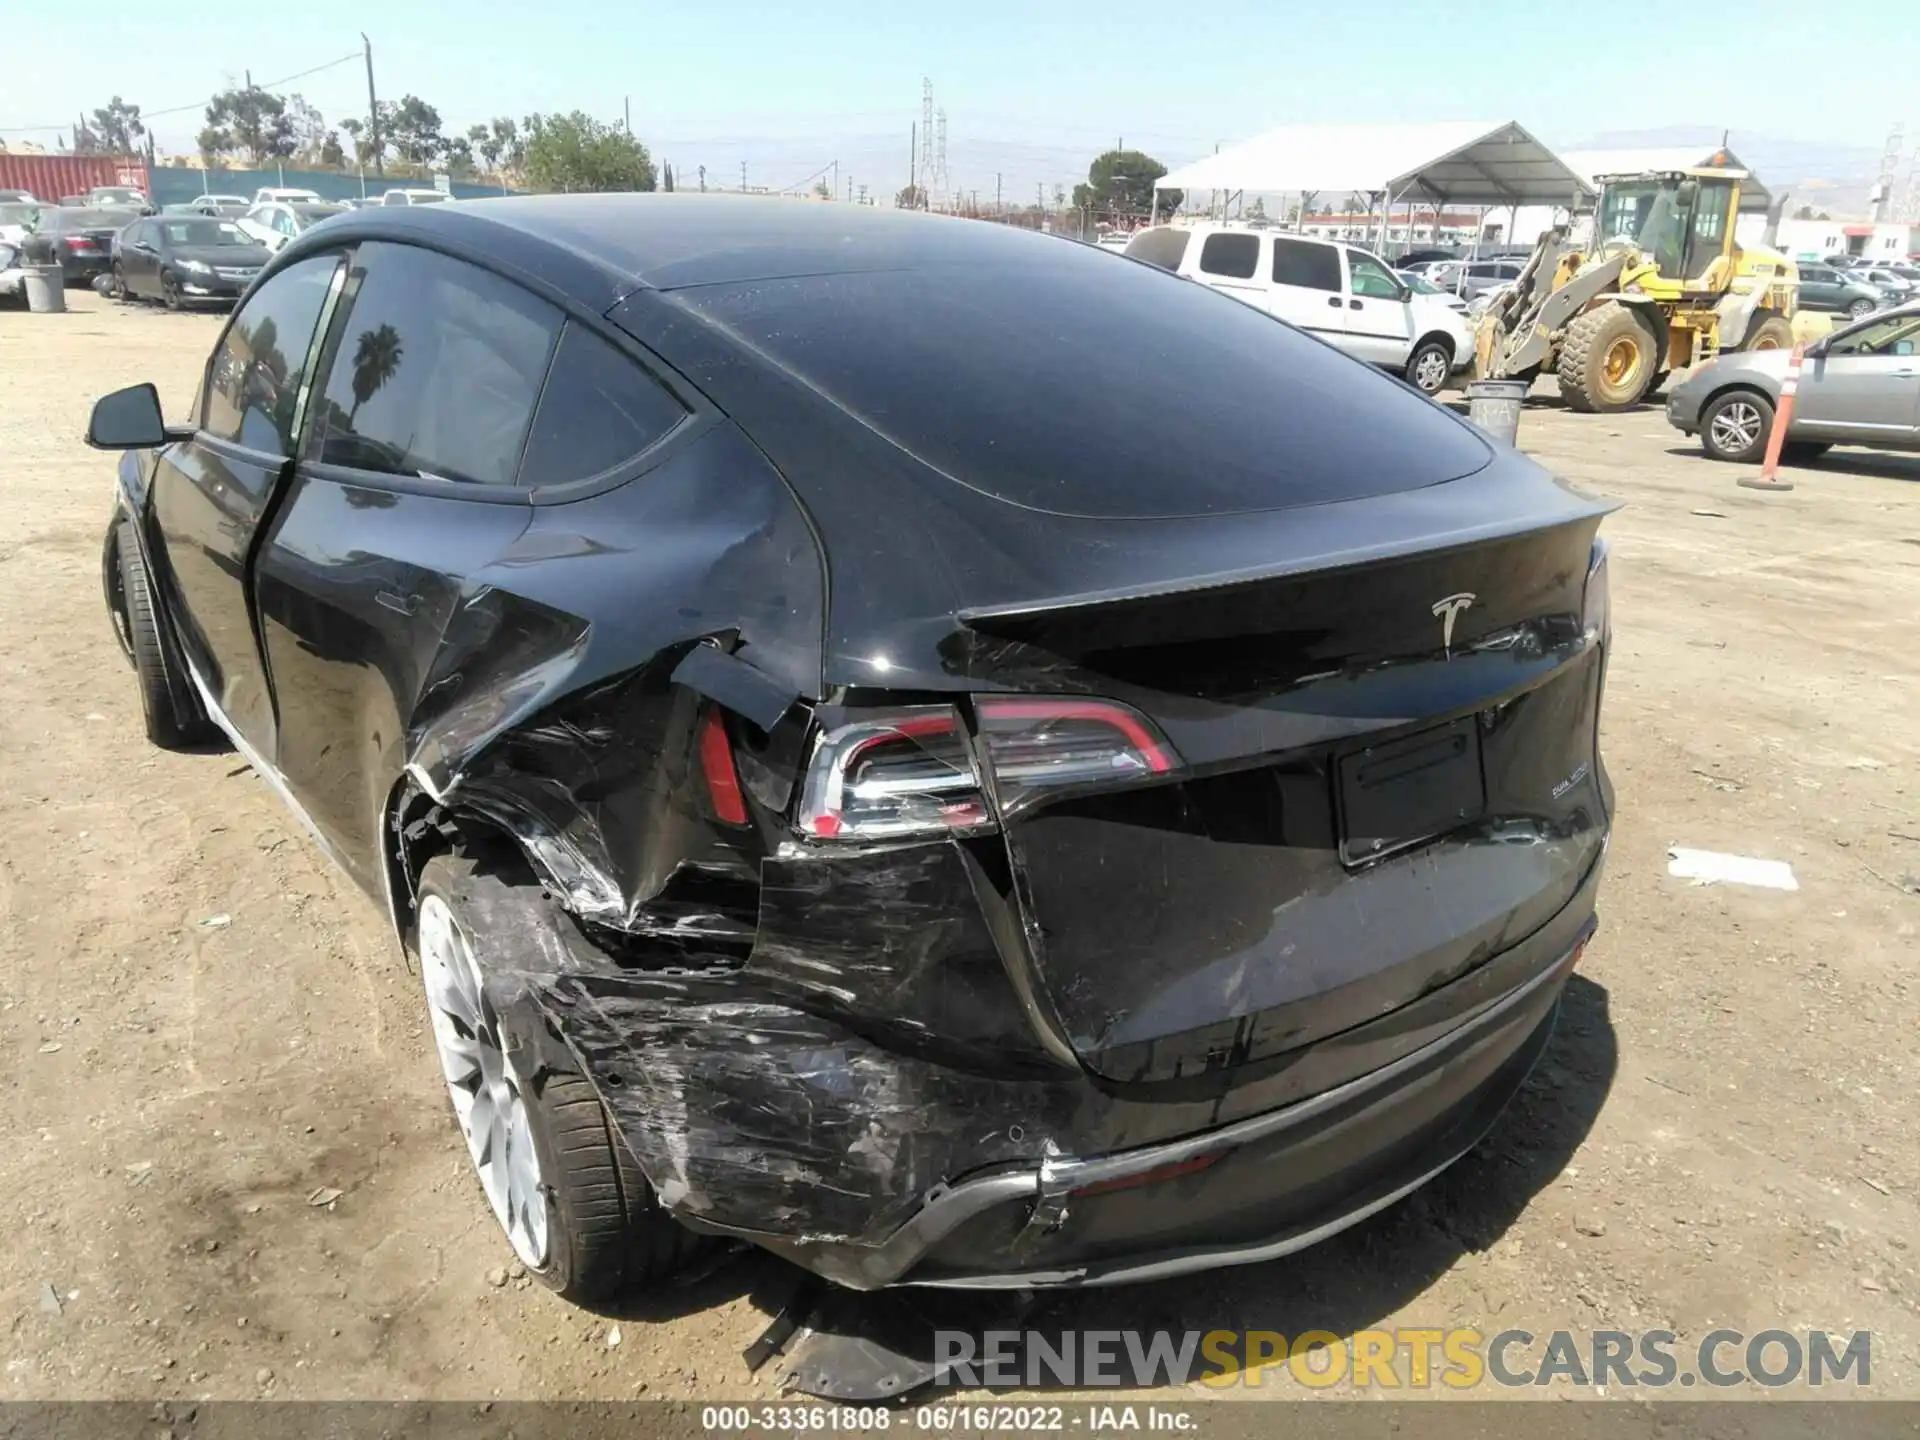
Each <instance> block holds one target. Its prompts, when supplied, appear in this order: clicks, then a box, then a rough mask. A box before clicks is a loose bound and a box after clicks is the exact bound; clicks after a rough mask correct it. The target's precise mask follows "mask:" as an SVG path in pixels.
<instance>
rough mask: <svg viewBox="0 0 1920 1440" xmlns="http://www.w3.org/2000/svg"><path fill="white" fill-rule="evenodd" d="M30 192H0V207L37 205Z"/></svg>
mask: <svg viewBox="0 0 1920 1440" xmlns="http://www.w3.org/2000/svg"><path fill="white" fill-rule="evenodd" d="M39 203H40V202H39V201H38V200H36V199H34V196H33V192H32V191H31V190H0V205H38V204H39Z"/></svg>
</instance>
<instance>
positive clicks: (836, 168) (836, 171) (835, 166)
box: [828, 160, 840, 195]
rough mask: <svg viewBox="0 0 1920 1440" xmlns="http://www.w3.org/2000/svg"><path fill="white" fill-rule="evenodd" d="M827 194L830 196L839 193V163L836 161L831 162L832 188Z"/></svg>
mask: <svg viewBox="0 0 1920 1440" xmlns="http://www.w3.org/2000/svg"><path fill="white" fill-rule="evenodd" d="M828 193H829V194H831V195H838V194H839V193H840V162H839V161H838V160H836V161H834V162H833V186H832V188H831V189H830V190H829V191H828Z"/></svg>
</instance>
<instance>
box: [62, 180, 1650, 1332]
mask: <svg viewBox="0 0 1920 1440" xmlns="http://www.w3.org/2000/svg"><path fill="white" fill-rule="evenodd" d="M461 209H462V215H461V222H462V223H461V225H460V227H459V229H458V232H457V234H455V233H453V232H451V231H449V232H448V233H446V234H445V235H436V236H435V237H434V238H435V240H436V242H437V244H438V243H444V244H445V245H446V246H447V247H448V248H445V249H442V248H434V249H427V248H423V247H422V246H420V245H419V244H417V243H416V242H418V241H419V240H420V239H422V238H423V232H422V229H421V227H419V226H418V225H413V224H408V223H406V220H407V217H403V216H400V215H398V214H397V213H395V211H394V210H390V209H387V208H386V207H382V208H381V209H378V210H369V211H363V212H359V213H356V214H354V215H350V216H347V217H345V218H342V219H340V220H338V221H335V222H330V223H328V224H327V225H325V226H323V227H316V228H315V229H313V230H310V231H308V232H306V233H305V234H303V235H301V236H299V237H298V238H297V239H295V240H294V241H292V242H291V243H290V244H289V245H288V246H287V247H286V248H285V249H284V250H283V251H282V252H281V253H280V254H279V255H277V256H276V257H275V258H274V260H273V261H272V262H270V264H269V265H268V268H267V269H266V270H265V271H264V272H263V273H262V276H261V278H260V279H259V280H258V281H257V282H256V283H255V285H254V288H253V289H252V290H251V291H250V292H249V293H248V295H247V297H246V299H245V300H243V301H242V303H241V304H240V306H239V307H238V309H237V311H236V312H235V314H234V315H233V316H232V318H231V319H230V321H229V322H228V324H227V326H226V328H225V330H224V332H223V334H222V335H221V336H220V338H219V340H218V342H217V343H216V345H215V347H214V350H213V354H212V357H211V360H210V362H209V365H208V368H207V372H206V380H205V384H204V390H203V394H202V398H201V400H200V402H199V404H198V406H197V408H196V409H195V410H194V411H193V412H191V413H188V414H184V415H181V416H179V417H177V419H178V421H179V429H177V430H169V429H166V428H164V427H163V423H162V417H161V413H160V407H159V403H158V399H157V396H156V392H155V390H154V388H153V387H152V386H150V385H140V386H134V387H132V388H130V389H127V390H122V391H118V392H116V393H114V394H112V395H109V396H106V397H105V398H103V399H102V400H100V401H99V402H98V404H97V405H96V406H95V408H94V412H93V417H92V422H91V425H90V428H89V433H88V439H89V442H90V443H91V444H93V445H95V446H97V447H100V448H103V449H115V450H121V451H124V452H125V454H124V455H123V456H122V458H121V461H120V465H119V471H118V483H117V485H116V486H115V488H114V500H113V514H112V518H111V524H110V525H109V528H108V531H107V536H106V541H105V549H104V552H103V564H104V572H103V573H104V577H105V583H106V602H107V607H108V610H109V612H110V613H111V615H112V617H113V623H114V625H115V627H116V630H117V633H118V634H119V636H120V638H121V641H122V643H123V645H124V647H125V649H126V651H127V654H128V656H129V657H130V659H131V661H132V662H133V665H134V669H135V675H136V677H137V680H138V684H139V693H140V696H141V703H142V705H143V707H144V714H145V717H146V724H147V729H148V733H149V734H150V735H151V736H152V737H153V738H154V739H156V740H159V741H161V742H163V743H167V744H181V743H186V742H190V741H195V740H198V739H200V738H202V737H204V736H206V735H208V734H225V735H226V736H227V737H228V738H229V739H230V740H231V741H232V743H233V744H234V745H235V747H236V748H237V749H238V750H239V751H240V753H241V754H242V755H243V756H244V757H245V758H246V759H247V760H248V761H249V762H250V763H251V764H253V765H254V766H255V767H257V768H258V769H259V771H260V772H261V773H262V774H263V775H264V776H265V777H266V778H267V779H268V780H270V781H271V783H272V784H273V786H274V787H275V789H276V790H277V791H278V792H279V793H280V794H281V795H282V797H283V798H284V799H286V800H287V801H288V802H289V803H290V804H291V805H292V807H293V808H294V809H295V811H296V812H297V813H299V814H300V815H301V816H302V817H304V819H305V820H306V821H307V823H309V824H310V825H311V826H312V827H313V830H314V832H315V833H316V834H317V835H318V836H320V837H323V842H324V845H325V847H326V848H327V850H328V852H329V853H330V854H331V855H332V856H333V857H334V858H335V859H337V860H338V861H339V863H340V864H341V865H342V866H343V868H344V869H345V871H346V873H347V874H348V875H349V876H351V877H352V878H353V879H354V880H355V881H356V882H357V883H358V884H359V885H361V886H362V887H364V888H365V889H366V890H367V892H368V893H369V894H371V895H372V896H373V897H374V899H375V901H376V903H378V904H379V905H380V906H381V907H382V909H383V911H384V912H385V913H386V915H387V916H388V917H389V920H390V923H391V924H392V925H393V926H394V927H395V930H396V933H397V934H398V935H399V936H401V937H402V939H403V940H404V943H405V944H406V945H408V946H409V947H410V948H411V949H412V951H413V952H414V953H415V954H416V955H417V956H418V958H419V966H420V973H421V975H422V978H423V980H424V984H425V990H426V1000H427V1008H428V1012H429V1016H430V1018H431V1022H432V1034H433V1037H434V1040H435V1044H436V1048H437V1051H438V1055H439V1059H440V1063H441V1066H442V1069H443V1072H444V1074H445V1078H446V1081H447V1086H448V1091H449V1094H450V1096H451V1098H452V1102H453V1108H454V1112H455V1115H456V1118H457V1120H458V1123H459V1126H460V1129H461V1131H462V1133H463V1134H464V1135H465V1137H466V1142H467V1147H468V1151H469V1154H470V1156H471V1158H472V1160H473V1163H474V1165H475V1167H476V1170H477V1171H478V1174H479V1177H480V1180H481V1185H482V1189H483V1191H484V1193H485V1195H486V1198H487V1201H488V1202H489V1204H490V1205H491V1208H492V1209H493V1212H494V1214H495V1216H496V1218H497V1219H498V1220H499V1221H500V1223H501V1225H502V1227H503V1228H504V1229H505V1231H506V1234H507V1237H508V1240H509V1242H510V1243H511V1245H512V1247H513V1251H514V1254H515V1255H516V1257H517V1258H518V1260H519V1261H520V1262H521V1263H522V1264H524V1265H525V1266H526V1267H527V1268H528V1269H529V1270H530V1271H531V1272H532V1273H533V1274H534V1275H536V1276H538V1277H539V1278H540V1279H541V1280H542V1281H544V1282H545V1283H546V1284H547V1285H549V1286H552V1287H554V1288H556V1289H558V1290H560V1291H561V1292H563V1293H564V1294H566V1295H568V1296H570V1297H573V1298H575V1299H582V1300H585V1299H591V1298H596V1297H599V1298H604V1297H607V1296H609V1295H610V1294H612V1293H613V1292H615V1291H618V1290H621V1289H630V1288H633V1287H635V1286H643V1285H648V1284H658V1283H659V1282H660V1281H661V1280H662V1277H663V1276H664V1275H665V1274H666V1273H667V1272H669V1271H670V1270H671V1269H673V1268H674V1267H675V1266H676V1265H677V1264H679V1263H680V1262H682V1261H683V1260H684V1259H685V1258H687V1257H688V1256H689V1254H690V1253H691V1252H692V1251H693V1250H694V1248H695V1247H696V1246H697V1245H699V1244H700V1243H701V1242H700V1241H699V1240H698V1239H697V1238H696V1237H695V1236H694V1235H693V1234H691V1233H690V1232H688V1231H686V1230H683V1229H682V1228H680V1226H679V1225H678V1223H677V1218H676V1217H685V1218H686V1219H687V1220H689V1221H692V1222H693V1223H694V1224H695V1225H696V1226H697V1228H698V1229H699V1230H700V1231H701V1232H703V1233H705V1234H707V1235H723V1236H725V1235H731V1236H741V1237H745V1238H747V1239H749V1240H751V1241H752V1242H753V1243H755V1244H758V1245H761V1246H764V1247H766V1248H767V1249H770V1250H772V1251H775V1252H776V1253H778V1254H780V1255H783V1256H786V1257H788V1258H790V1259H792V1260H794V1261H796V1262H798V1263H799V1264H801V1265H804V1266H806V1267H809V1268H811V1269H812V1270H814V1271H816V1272H818V1273H820V1274H822V1275H825V1276H828V1277H830V1278H832V1279H833V1280H836V1281H839V1282H842V1283H844V1284H846V1285H849V1286H854V1287H858V1288H874V1287H878V1286H883V1285H889V1284H893V1283H896V1282H921V1281H941V1282H946V1283H952V1284H960V1285H993V1286H1009V1285H1013V1286H1019V1287H1028V1286H1050V1285H1077V1284H1098V1283H1103V1282H1114V1281H1123V1280H1129V1279H1141V1278H1146V1277H1150V1276H1154V1277H1157V1276H1164V1275H1171V1274H1178V1273H1182V1272H1186V1271H1196V1270H1202V1269H1205V1268H1208V1267H1212V1266H1220V1265H1231V1264H1237V1263H1242V1262H1247V1261H1254V1260H1263V1259H1267V1258H1270V1257H1273V1256H1276V1255H1281V1254H1285V1253H1288V1252H1289V1251H1292V1250H1295V1249H1299V1248H1301V1247H1303V1246H1306V1245H1308V1244H1311V1243H1313V1242H1314V1241H1315V1240H1317V1239H1318V1238H1319V1237H1321V1236H1323V1235H1327V1234H1331V1233H1333V1232H1334V1231H1337V1230H1338V1229H1340V1228H1342V1227H1343V1226H1346V1225H1350V1224H1352V1223H1354V1222H1355V1221H1357V1220H1359V1219H1361V1218H1362V1217H1364V1216H1367V1215H1371V1214H1373V1213H1375V1212H1377V1211H1379V1210H1380V1209H1382V1208H1383V1207H1385V1206H1386V1205H1388V1204H1390V1203H1392V1201H1393V1200H1394V1199H1395V1198H1397V1197H1398V1196H1401V1195H1404V1194H1406V1193H1408V1192H1409V1191H1411V1190H1413V1189H1414V1188H1415V1187H1417V1186H1419V1185H1420V1184H1421V1183H1423V1182H1424V1181H1425V1180H1426V1179H1427V1178H1429V1177H1430V1176H1432V1175H1433V1174H1435V1173H1436V1172H1437V1171H1438V1170H1439V1169H1441V1168H1442V1167H1444V1166H1445V1165H1447V1164H1448V1163H1450V1162H1451V1161H1452V1160H1453V1159H1455V1158H1457V1157H1458V1156H1459V1155H1461V1154H1463V1153H1464V1152H1465V1151H1466V1150H1467V1149H1468V1148H1469V1147H1470V1146H1472V1145H1473V1144H1474V1143H1475V1142H1476V1140H1477V1138H1478V1137H1479V1136H1480V1135H1481V1134H1482V1133H1483V1132H1484V1131H1485V1130H1486V1129H1487V1128H1488V1127H1489V1126H1490V1125H1491V1124H1492V1123H1493V1122H1494V1119H1495V1117H1496V1115H1497V1114H1498V1112H1499V1111H1500V1109H1501V1108H1502V1107H1503V1106H1504V1105H1505V1104H1506V1102H1507V1100H1508V1099H1509V1097H1510V1096H1512V1095H1513V1094H1514V1093H1515V1092H1516V1090H1517V1089H1518V1088H1519V1086H1520V1084H1521V1083H1522V1081H1523V1079H1524V1078H1525V1076H1526V1074H1527V1073H1528V1071H1529V1069H1530V1068H1531V1067H1532V1065H1533V1064H1534V1062H1535V1060H1536V1059H1537V1058H1538V1057H1539V1055H1540V1054H1541V1052H1542V1050H1543V1049H1544V1047H1545V1046H1546V1044H1547V1042H1548V1039H1549V1036H1550V1034H1551V1030H1552V1027H1553V1022H1554V1016H1555V1013H1556V1008H1557V1004H1558V1000H1559V996H1560V994H1561V990H1562V987H1563V986H1564V984H1565V982H1566V980H1567V977H1568V975H1569V974H1570V972H1571V970H1572V969H1573V967H1574V965H1575V964H1576V963H1577V961H1578V959H1579V956H1580V953H1581V950H1582V947H1583V946H1584V945H1585V944H1586V941H1587V938H1588V937H1589V935H1590V934H1591V933H1592V931H1593V927H1594V923H1595V921H1594V902H1595V892H1596V889H1597V886H1598V884H1599V879H1600V874H1601V868H1602V865H1603V863H1604V857H1605V852H1606V848H1607V836H1608V830H1609V826H1610V817H1611V812H1612V804H1613V797H1612V791H1611V788H1610V786H1609V783H1608V781H1607V778H1606V772H1605V769H1604V767H1603V766H1602V763H1601V759H1600V756H1599V754H1598V752H1597V750H1596V740H1595V736H1596V734H1597V718H1598V708H1599V705H1600V697H1601V694H1602V690H1603V681H1604V672H1605V660H1606V654H1607V651H1608V648H1609V643H1610V638H1609V627H1608V605H1607V593H1608V587H1607V582H1606V566H1605V558H1606V552H1605V548H1604V545H1603V544H1602V543H1601V542H1599V541H1598V540H1597V538H1596V531H1597V528H1598V526H1599V524H1600V522H1601V519H1602V517H1603V516H1604V515H1605V513H1606V512H1607V511H1608V510H1609V509H1610V508H1611V507H1610V505H1608V504H1607V503H1605V502H1601V501H1597V500H1593V499H1589V498H1586V497H1583V496H1581V495H1579V494H1578V493H1577V492H1575V491H1574V490H1573V489H1571V488H1570V487H1568V486H1565V485H1564V484H1562V483H1561V482H1559V481H1557V480H1556V479H1555V478H1554V477H1552V476H1551V475H1549V474H1548V473H1547V472H1546V471H1545V470H1543V469H1542V468H1540V467H1539V466H1538V465H1536V464H1534V463H1533V462H1532V461H1530V460H1528V459H1527V458H1526V457H1525V456H1523V455H1521V454H1519V453H1517V452H1515V451H1513V450H1511V449H1508V448H1506V447H1498V446H1495V445H1493V444H1491V443H1490V442H1489V441H1487V440H1486V439H1485V438H1484V437H1483V436H1481V435H1480V434H1478V433H1477V432H1476V431H1475V430H1474V429H1473V428H1472V427H1471V426H1469V425H1468V424H1467V423H1466V422H1465V421H1464V420H1462V419H1460V418H1458V417H1456V416H1455V415H1453V414H1452V413H1451V412H1450V411H1448V410H1446V409H1445V408H1443V407H1440V406H1436V405H1432V404H1429V403H1427V402H1426V401H1424V400H1422V399H1421V398H1420V397H1419V396H1417V395H1415V394H1413V393H1411V392H1410V391H1409V390H1408V389H1407V387H1405V386H1404V385H1401V384H1400V383H1398V382H1397V381H1393V380H1390V379H1388V378H1386V377H1384V376H1381V375H1380V374H1378V373H1377V372H1375V371H1373V370H1371V369H1369V368H1368V367H1367V366H1365V365H1362V364H1357V363H1355V362H1354V361H1353V360H1351V359H1349V358H1347V357H1345V356H1343V355H1340V354H1338V353H1336V352H1335V351H1334V350H1332V349H1331V348H1329V347H1327V346H1325V345H1320V344H1316V343H1314V342H1313V341H1311V340H1309V339H1308V338H1307V337H1305V336H1303V335H1302V334H1300V333H1299V332H1298V331H1296V330H1294V329H1293V328H1292V327H1290V326H1287V325H1282V324H1275V323H1273V321H1272V319H1271V318H1270V317H1269V316H1266V315H1264V314H1261V313H1259V312H1257V311H1256V310H1255V309H1254V308H1252V307H1250V306H1245V305H1230V304H1227V303H1225V302H1223V301H1222V300H1221V299H1220V298H1219V297H1218V296H1215V295H1210V294H1208V293H1206V290H1205V288H1204V287H1202V286H1200V285H1195V284H1189V283H1185V282H1184V281H1180V280H1177V279H1175V278H1174V277H1172V276H1170V275H1168V274H1165V273H1163V272H1161V271H1158V270H1156V269H1155V268H1153V267H1151V266H1148V265H1144V264H1140V265H1118V264H1115V263H1114V262H1113V260H1112V259H1111V258H1110V257H1106V256H1101V255H1098V254H1097V253H1096V252H1095V250H1094V249H1092V248H1091V247H1087V246H1080V245H1060V244H1055V243H1054V242H1053V241H1052V240H1051V239H1049V238H1047V237H1045V236H1040V235H1035V234H1032V233H1029V232H1024V231H1020V230H1016V229H1012V228H1009V227H1003V226H998V225H957V224H954V223H952V222H951V221H948V220H944V219H940V218H936V217H929V216H925V215H919V214H913V213H909V212H900V211H891V210H884V211H883V210H878V209H865V208H862V207H849V206H825V205H821V206H807V205H793V204H787V203H782V202H779V201H760V202H756V201H753V200H743V199H730V200H716V199H707V200H701V199H699V198H697V197H689V196H684V195H683V196H677V197H674V198H673V199H671V200H668V199H664V198H655V197H650V196H630V195H618V196H616V195H572V196H559V195H556V196H542V197H538V198H532V199H519V200H512V201H494V200H483V201H476V202H472V203H470V204H463V205H462V207H461ZM456 252H457V253H456ZM1316 263H1319V262H1316ZM1341 263H1342V265H1343V266H1345V265H1348V264H1352V263H1353V261H1352V260H1351V259H1343V260H1342V262H1341ZM1283 271H1284V272H1285V273H1291V271H1288V270H1286V268H1285V265H1284V264H1283ZM1363 273H1364V272H1363ZM1343 278H1344V274H1343ZM1327 293H1329V294H1335V295H1338V296H1340V297H1341V298H1344V297H1345V295H1346V294H1347V293H1348V292H1347V291H1346V290H1345V289H1344V288H1343V289H1341V290H1339V291H1329V292H1327ZM1360 293H1361V295H1362V296H1364V297H1366V298H1369V299H1370V298H1372V292H1371V291H1367V290H1362V291H1361V292H1360ZM1327 308H1329V309H1331V308H1332V307H1331V306H1328V307H1327ZM904 313H911V314H913V315H914V316H915V318H916V323H915V324H912V325H902V324H901V323H900V316H901V315H902V314H904ZM1362 313H1364V312H1362ZM882 517H884V519H883V518H882ZM188 763H193V762H188ZM205 763H207V764H209V765H211V766H214V767H218V766H220V765H223V764H224V763H225V762H224V761H218V760H215V761H209V762H205ZM209 773H210V774H217V773H218V769H217V768H215V769H211V770H209ZM130 783H131V782H130ZM156 923H157V924H158V923H160V921H159V919H157V920H156ZM227 1023H230V1024H236V1025H244V1024H246V1023H247V1020H246V1017H245V1016H244V1015H237V1014H236V1015H232V1016H229V1018H228V1022H227ZM389 1083H402V1084H403V1083H404V1081H400V1080H393V1079H390V1081H389ZM381 1193H384V1192H381ZM367 1203H369V1204H376V1205H377V1204H380V1203H383V1202H382V1201H381V1200H380V1199H379V1198H378V1195H377V1194H375V1195H372V1196H370V1198H369V1200H368V1201H367Z"/></svg>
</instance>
